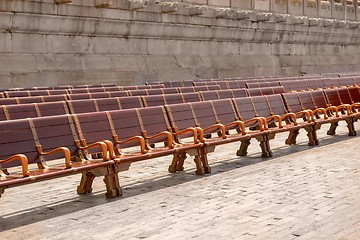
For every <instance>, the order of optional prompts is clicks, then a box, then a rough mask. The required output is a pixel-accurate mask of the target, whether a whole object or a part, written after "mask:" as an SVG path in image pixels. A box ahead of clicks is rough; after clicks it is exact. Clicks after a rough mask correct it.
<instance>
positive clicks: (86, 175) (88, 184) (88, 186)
mask: <svg viewBox="0 0 360 240" xmlns="http://www.w3.org/2000/svg"><path fill="white" fill-rule="evenodd" d="M95 177H96V175H95V174H94V173H92V172H88V171H87V172H83V173H82V176H81V180H80V184H79V186H78V187H77V193H78V194H87V193H91V192H92V183H93V181H94V179H95Z"/></svg>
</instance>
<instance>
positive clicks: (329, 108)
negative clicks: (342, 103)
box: [326, 106, 339, 117]
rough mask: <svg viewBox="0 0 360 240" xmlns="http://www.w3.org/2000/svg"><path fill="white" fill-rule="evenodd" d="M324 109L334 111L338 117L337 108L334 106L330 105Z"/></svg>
mask: <svg viewBox="0 0 360 240" xmlns="http://www.w3.org/2000/svg"><path fill="white" fill-rule="evenodd" d="M326 111H327V112H328V111H334V112H335V116H336V117H339V109H338V108H337V107H335V106H330V107H327V108H326Z"/></svg>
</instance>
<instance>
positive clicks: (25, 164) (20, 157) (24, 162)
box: [0, 154, 30, 177]
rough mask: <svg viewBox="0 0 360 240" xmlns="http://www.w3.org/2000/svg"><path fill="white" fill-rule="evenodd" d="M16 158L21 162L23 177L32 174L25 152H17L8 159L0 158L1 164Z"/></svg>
mask: <svg viewBox="0 0 360 240" xmlns="http://www.w3.org/2000/svg"><path fill="white" fill-rule="evenodd" d="M15 160H18V161H20V162H21V169H22V175H23V177H28V176H30V172H29V171H28V169H29V164H28V159H27V157H26V156H25V155H24V154H16V155H13V156H11V157H9V158H7V159H3V160H0V164H3V163H8V162H12V161H15Z"/></svg>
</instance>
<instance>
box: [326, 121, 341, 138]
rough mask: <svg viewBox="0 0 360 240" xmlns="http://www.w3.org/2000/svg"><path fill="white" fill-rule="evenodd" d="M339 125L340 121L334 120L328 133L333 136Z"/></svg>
mask: <svg viewBox="0 0 360 240" xmlns="http://www.w3.org/2000/svg"><path fill="white" fill-rule="evenodd" d="M338 126H339V122H332V123H331V124H330V128H329V130H328V131H327V132H326V134H327V135H329V136H333V135H335V133H336V128H337V127H338Z"/></svg>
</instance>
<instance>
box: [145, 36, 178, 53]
mask: <svg viewBox="0 0 360 240" xmlns="http://www.w3.org/2000/svg"><path fill="white" fill-rule="evenodd" d="M184 41H185V40H184ZM146 42H147V44H146V45H145V46H147V53H148V54H181V53H182V48H181V42H182V41H180V40H164V39H147V40H146Z"/></svg>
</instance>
